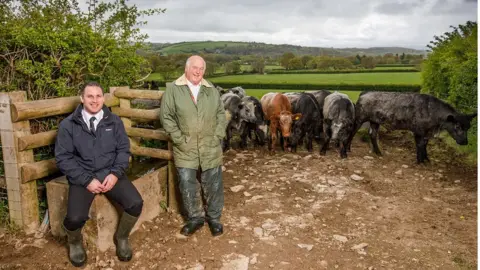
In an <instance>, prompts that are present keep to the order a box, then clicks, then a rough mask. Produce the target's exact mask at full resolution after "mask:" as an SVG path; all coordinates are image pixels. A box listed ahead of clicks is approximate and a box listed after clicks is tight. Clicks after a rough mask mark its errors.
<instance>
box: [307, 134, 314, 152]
mask: <svg viewBox="0 0 480 270" xmlns="http://www.w3.org/2000/svg"><path fill="white" fill-rule="evenodd" d="M306 136H307V142H306V143H305V148H307V151H308V152H312V151H313V137H314V136H315V134H314V133H313V129H311V130H309V131H308V132H307V134H306Z"/></svg>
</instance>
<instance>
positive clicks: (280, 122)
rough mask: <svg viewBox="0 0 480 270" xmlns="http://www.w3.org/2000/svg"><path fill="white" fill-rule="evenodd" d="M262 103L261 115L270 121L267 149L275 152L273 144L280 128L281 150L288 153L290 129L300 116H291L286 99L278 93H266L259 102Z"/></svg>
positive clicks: (290, 108) (288, 102)
mask: <svg viewBox="0 0 480 270" xmlns="http://www.w3.org/2000/svg"><path fill="white" fill-rule="evenodd" d="M260 102H261V103H262V108H263V113H264V114H265V119H268V120H269V121H270V143H269V144H268V149H269V150H271V151H273V152H275V143H276V141H277V128H278V127H280V132H281V135H282V137H283V138H284V140H283V149H284V150H288V151H290V148H287V140H288V138H289V137H290V129H291V127H292V122H293V120H298V119H300V117H302V114H300V113H297V114H292V107H291V105H290V101H288V98H287V97H286V96H285V95H283V94H280V93H267V94H265V95H264V96H263V97H262V99H261V100H260Z"/></svg>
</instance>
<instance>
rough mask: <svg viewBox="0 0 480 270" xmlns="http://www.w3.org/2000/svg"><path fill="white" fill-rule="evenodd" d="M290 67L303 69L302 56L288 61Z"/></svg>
mask: <svg viewBox="0 0 480 270" xmlns="http://www.w3.org/2000/svg"><path fill="white" fill-rule="evenodd" d="M287 66H288V69H303V67H304V66H303V63H302V58H300V57H294V58H292V59H290V61H289V62H288V65H287Z"/></svg>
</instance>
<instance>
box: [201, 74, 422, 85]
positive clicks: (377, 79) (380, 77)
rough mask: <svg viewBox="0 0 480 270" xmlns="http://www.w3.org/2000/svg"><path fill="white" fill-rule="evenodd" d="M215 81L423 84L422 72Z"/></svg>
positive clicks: (224, 78)
mask: <svg viewBox="0 0 480 270" xmlns="http://www.w3.org/2000/svg"><path fill="white" fill-rule="evenodd" d="M210 80H211V81H212V82H213V83H222V82H236V83H238V84H241V83H289V84H295V83H298V84H301V83H325V84H337V83H338V84H340V83H344V84H360V83H365V84H421V74H420V72H391V73H390V72H389V73H347V74H270V75H242V76H223V77H216V78H211V79H210Z"/></svg>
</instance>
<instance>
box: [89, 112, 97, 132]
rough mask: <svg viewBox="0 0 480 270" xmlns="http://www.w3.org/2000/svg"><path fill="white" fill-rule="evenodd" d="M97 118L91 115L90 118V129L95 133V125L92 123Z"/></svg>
mask: <svg viewBox="0 0 480 270" xmlns="http://www.w3.org/2000/svg"><path fill="white" fill-rule="evenodd" d="M95 120H97V118H95V116H92V117H91V118H90V131H91V132H92V133H93V134H95V125H94V124H93V121H95Z"/></svg>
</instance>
